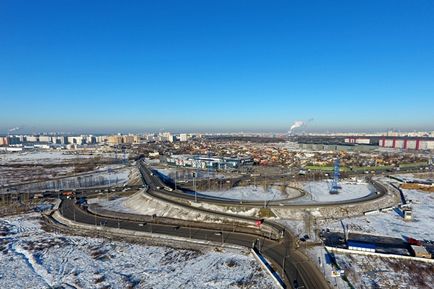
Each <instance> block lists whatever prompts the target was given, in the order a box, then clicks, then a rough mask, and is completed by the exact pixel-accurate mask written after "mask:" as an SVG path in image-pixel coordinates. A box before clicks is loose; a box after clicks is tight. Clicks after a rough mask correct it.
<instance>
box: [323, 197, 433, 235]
mask: <svg viewBox="0 0 434 289" xmlns="http://www.w3.org/2000/svg"><path fill="white" fill-rule="evenodd" d="M403 192H404V195H405V196H406V199H407V200H411V201H412V208H413V220H412V221H404V219H403V218H402V217H401V216H399V214H398V213H397V212H395V211H390V212H384V213H377V214H375V215H367V216H363V217H355V218H347V219H344V220H343V223H344V224H348V227H349V229H350V231H353V232H365V233H374V234H378V235H385V236H390V237H397V238H402V237H403V236H411V237H413V238H417V239H428V240H434V194H430V193H424V192H420V191H416V190H403ZM324 226H328V228H330V229H333V230H342V225H341V223H340V222H339V221H333V222H331V223H326V224H325V225H324Z"/></svg>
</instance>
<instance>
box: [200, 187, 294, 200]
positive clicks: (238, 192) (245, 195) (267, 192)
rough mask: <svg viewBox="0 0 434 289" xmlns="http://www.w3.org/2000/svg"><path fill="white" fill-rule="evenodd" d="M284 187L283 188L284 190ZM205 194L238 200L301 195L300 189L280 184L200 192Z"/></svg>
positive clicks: (284, 197) (275, 198) (270, 198)
mask: <svg viewBox="0 0 434 289" xmlns="http://www.w3.org/2000/svg"><path fill="white" fill-rule="evenodd" d="M282 188H283V190H282ZM200 193H201V194H204V195H209V196H215V197H221V198H228V199H237V200H267V201H268V200H280V199H288V198H293V197H296V196H298V195H300V193H299V191H298V190H296V189H293V188H289V187H282V186H280V185H271V186H267V187H264V186H261V185H258V186H254V185H250V186H240V187H234V188H231V189H229V190H224V191H206V192H200Z"/></svg>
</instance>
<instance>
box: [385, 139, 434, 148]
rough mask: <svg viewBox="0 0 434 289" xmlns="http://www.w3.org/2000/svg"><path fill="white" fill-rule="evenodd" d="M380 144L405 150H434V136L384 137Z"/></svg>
mask: <svg viewBox="0 0 434 289" xmlns="http://www.w3.org/2000/svg"><path fill="white" fill-rule="evenodd" d="M379 146H380V147H383V148H394V149H403V150H406V149H408V150H434V138H414V137H382V138H380V140H379Z"/></svg>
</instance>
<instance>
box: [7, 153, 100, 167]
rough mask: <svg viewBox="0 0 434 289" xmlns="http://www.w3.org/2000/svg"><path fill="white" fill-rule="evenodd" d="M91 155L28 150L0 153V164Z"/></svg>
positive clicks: (81, 157) (59, 159)
mask: <svg viewBox="0 0 434 289" xmlns="http://www.w3.org/2000/svg"><path fill="white" fill-rule="evenodd" d="M92 157H93V156H91V155H75V154H66V153H65V152H61V151H28V152H19V153H6V154H0V164H12V163H40V162H44V161H46V162H49V163H61V162H63V161H67V160H76V159H83V158H92Z"/></svg>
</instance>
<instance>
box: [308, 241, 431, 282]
mask: <svg viewBox="0 0 434 289" xmlns="http://www.w3.org/2000/svg"><path fill="white" fill-rule="evenodd" d="M308 252H309V255H310V256H311V258H312V259H313V260H318V264H321V265H319V266H320V270H321V271H322V272H324V273H325V276H326V278H327V280H329V282H330V283H331V284H333V285H335V284H337V285H338V287H337V288H340V289H344V288H350V287H349V286H348V283H346V282H345V281H344V280H343V279H342V278H341V277H337V278H335V277H333V276H332V271H335V272H337V271H338V270H337V269H336V268H334V267H332V266H331V265H330V263H328V262H326V258H325V253H326V252H325V250H324V249H323V248H320V247H316V248H313V249H309V251H308ZM333 256H334V257H335V259H336V263H337V265H338V266H339V268H340V270H344V274H345V276H346V277H347V278H348V280H349V282H350V284H351V285H353V286H354V288H357V289H379V288H387V289H389V288H390V289H392V288H393V289H432V288H434V274H432V272H433V270H434V266H433V265H432V264H427V263H423V262H415V261H408V260H399V259H387V258H379V257H374V256H363V255H356V254H354V255H347V254H334V255H333ZM334 288H336V287H334Z"/></svg>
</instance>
